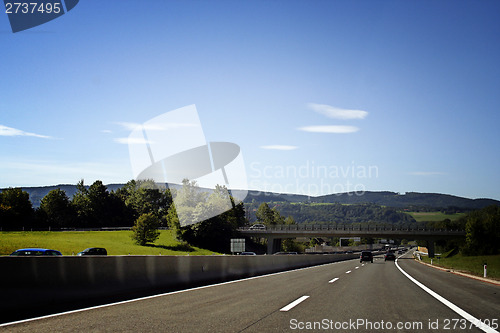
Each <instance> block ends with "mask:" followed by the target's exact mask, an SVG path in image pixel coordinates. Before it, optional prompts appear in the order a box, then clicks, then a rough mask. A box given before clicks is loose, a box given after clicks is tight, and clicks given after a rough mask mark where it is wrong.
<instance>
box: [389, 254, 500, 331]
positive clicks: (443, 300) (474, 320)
mask: <svg viewBox="0 0 500 333" xmlns="http://www.w3.org/2000/svg"><path fill="white" fill-rule="evenodd" d="M398 259H399V258H398ZM398 259H396V261H395V264H396V267H397V268H398V269H399V270H400V271H401V273H403V274H404V275H405V276H406V277H407V278H408V279H410V281H411V282H413V283H415V284H416V285H417V286H419V287H420V288H422V289H423V290H424V291H426V292H427V293H428V294H429V295H431V296H432V297H434V298H435V299H437V300H438V301H440V302H441V303H443V304H444V305H446V306H447V307H449V308H450V309H452V310H453V311H455V312H456V313H458V314H459V315H461V316H462V317H464V318H465V319H467V320H468V321H470V322H471V323H472V324H473V325H474V326H476V327H477V328H479V329H480V330H482V331H483V332H487V333H499V332H498V331H496V330H494V329H493V328H491V327H490V326H488V325H486V324H485V323H484V322H483V321H481V320H479V319H477V318H476V317H474V316H473V315H471V314H469V313H468V312H466V311H464V310H462V309H461V308H459V307H458V306H456V305H455V304H453V303H452V302H450V301H448V300H447V299H446V298H444V297H443V296H441V295H439V294H438V293H436V292H434V291H432V290H431V289H429V288H427V287H426V286H425V285H423V284H422V283H420V282H418V281H417V280H416V279H415V278H413V277H412V276H411V275H410V274H408V273H406V272H405V271H404V270H403V269H402V268H401V267H399V265H398Z"/></svg>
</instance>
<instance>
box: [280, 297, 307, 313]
mask: <svg viewBox="0 0 500 333" xmlns="http://www.w3.org/2000/svg"><path fill="white" fill-rule="evenodd" d="M308 298H309V296H302V297H300V298H298V299H296V300H295V301H293V302H292V303H290V304H288V305H287V306H285V307H283V308H281V309H280V311H282V312H286V311H288V310H290V309H292V308H293V307H295V306H297V305H298V304H300V303H302V302H303V301H305V300H306V299H308Z"/></svg>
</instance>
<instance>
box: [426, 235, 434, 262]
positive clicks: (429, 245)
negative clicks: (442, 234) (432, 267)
mask: <svg viewBox="0 0 500 333" xmlns="http://www.w3.org/2000/svg"><path fill="white" fill-rule="evenodd" d="M427 251H429V258H434V240H432V239H428V240H427Z"/></svg>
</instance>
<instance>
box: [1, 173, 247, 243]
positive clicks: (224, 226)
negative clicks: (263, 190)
mask: <svg viewBox="0 0 500 333" xmlns="http://www.w3.org/2000/svg"><path fill="white" fill-rule="evenodd" d="M76 188H77V191H76V193H75V194H74V195H73V197H72V198H69V197H68V196H67V194H66V192H65V191H63V190H61V189H54V190H51V191H49V192H48V193H47V194H46V195H45V196H44V197H43V198H42V199H41V201H40V206H39V207H38V208H36V209H35V208H33V206H32V203H31V201H30V199H29V194H28V193H27V192H25V191H23V190H22V189H20V188H8V189H5V190H3V191H2V192H1V193H0V229H1V230H2V231H11V230H42V229H43V230H47V229H50V230H61V229H72V228H102V227H130V228H132V230H133V232H134V234H133V239H134V240H135V241H136V243H138V244H140V245H145V244H146V243H152V242H154V241H155V240H156V239H157V238H158V235H159V233H158V232H157V229H158V228H159V227H169V228H170V229H172V230H173V231H174V232H175V234H176V236H177V238H178V239H179V240H180V241H184V242H187V243H189V244H190V245H193V246H198V247H202V248H205V249H209V250H213V251H218V252H229V245H230V239H231V238H232V237H236V236H237V231H236V229H237V228H238V227H240V226H243V225H244V224H245V223H247V221H246V219H245V211H244V208H243V204H242V203H240V204H235V201H234V199H233V198H232V197H231V195H230V194H229V191H228V190H227V189H226V188H225V187H223V186H217V188H216V189H215V190H214V191H213V192H212V193H208V192H206V191H197V185H196V182H190V181H188V180H185V181H184V182H183V185H182V187H181V188H180V189H179V190H170V189H169V188H161V187H159V186H158V185H157V184H156V183H155V182H154V181H151V180H140V181H136V180H131V181H129V182H127V183H126V184H125V185H124V186H123V187H121V188H119V189H117V190H115V191H108V189H107V187H106V186H105V185H104V184H103V183H102V181H100V180H97V181H95V182H94V183H93V184H92V185H90V186H89V187H86V186H84V182H83V180H81V181H79V182H78V183H77V184H76ZM172 191H176V192H172ZM177 191H178V192H177ZM174 193H175V194H177V198H178V200H179V201H178V203H179V207H181V209H182V210H187V211H188V212H186V211H176V208H175V206H174V205H173V199H172V198H173V194H174ZM224 200H229V201H230V202H231V203H232V209H230V210H228V211H226V212H224V213H222V214H219V215H217V216H214V217H211V218H209V219H206V220H204V221H202V222H200V223H194V224H192V225H187V226H181V225H180V223H179V219H178V217H177V214H187V213H189V214H196V212H200V211H203V210H210V209H212V208H214V207H216V206H217V205H220V203H221V201H224ZM226 202H227V201H226ZM218 211H221V210H218Z"/></svg>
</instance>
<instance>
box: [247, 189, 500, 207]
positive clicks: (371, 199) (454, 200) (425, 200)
mask: <svg viewBox="0 0 500 333" xmlns="http://www.w3.org/2000/svg"><path fill="white" fill-rule="evenodd" d="M252 201H255V202H271V201H274V202H279V201H282V202H310V203H340V204H362V203H373V204H377V205H380V206H388V207H394V208H410V207H428V208H448V207H456V208H459V209H481V208H484V207H487V206H490V205H500V201H498V200H494V199H468V198H463V197H457V196H453V195H449V194H439V193H417V192H407V193H406V194H399V193H396V192H388V191H384V192H364V193H363V194H362V195H359V194H356V193H353V192H350V193H338V194H329V195H323V196H318V197H308V196H305V195H296V194H282V193H270V192H256V191H249V195H248V196H247V198H246V199H245V202H252Z"/></svg>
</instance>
